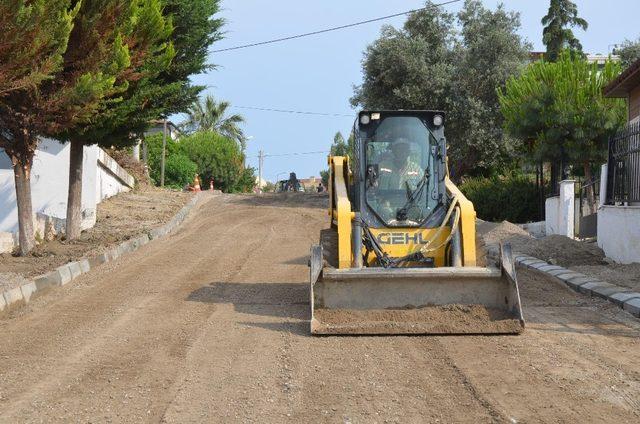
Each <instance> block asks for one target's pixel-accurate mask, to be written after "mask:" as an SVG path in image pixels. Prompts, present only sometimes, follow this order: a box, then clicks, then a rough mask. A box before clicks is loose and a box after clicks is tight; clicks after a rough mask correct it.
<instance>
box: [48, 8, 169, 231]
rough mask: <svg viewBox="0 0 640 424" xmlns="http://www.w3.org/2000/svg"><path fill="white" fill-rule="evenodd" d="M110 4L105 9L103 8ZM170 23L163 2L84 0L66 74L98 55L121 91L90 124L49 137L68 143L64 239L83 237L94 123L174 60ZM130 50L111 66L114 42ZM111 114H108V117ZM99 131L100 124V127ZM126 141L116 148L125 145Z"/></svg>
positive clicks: (67, 55)
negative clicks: (86, 156) (106, 24)
mask: <svg viewBox="0 0 640 424" xmlns="http://www.w3.org/2000/svg"><path fill="white" fill-rule="evenodd" d="M105 3H106V4H105ZM109 12H111V13H112V14H113V17H112V21H111V22H114V24H112V26H111V27H110V28H109V30H106V28H105V30H103V31H100V32H99V31H96V30H95V28H96V21H98V20H100V19H102V18H103V16H104V15H105V14H107V13H109ZM171 31H172V26H171V23H170V20H169V19H167V18H165V17H164V16H163V15H162V9H161V1H160V0H138V1H133V2H131V1H123V0H110V1H105V0H83V3H82V7H81V9H80V13H79V15H78V17H77V19H76V25H75V27H74V30H73V33H72V37H71V41H70V43H69V46H68V48H67V51H66V52H65V71H71V70H72V69H73V67H75V66H77V63H78V62H79V61H81V60H84V58H85V57H86V55H87V54H86V52H87V51H89V52H97V53H93V54H95V55H99V56H100V57H96V58H94V59H93V60H96V61H101V60H102V61H105V65H106V66H107V68H106V70H105V71H104V72H105V73H108V74H109V75H111V76H112V78H113V80H114V81H115V82H116V85H115V86H114V87H116V88H117V89H114V90H112V92H111V93H110V95H108V96H105V97H104V98H103V99H102V102H101V104H100V106H99V108H97V109H96V110H95V113H94V114H93V116H91V118H90V119H89V120H86V121H78V122H76V125H73V126H66V127H65V128H62V131H58V129H55V130H54V131H52V132H51V133H48V134H46V135H48V136H51V137H57V138H59V139H60V140H61V141H62V142H66V141H69V142H70V158H69V190H68V199H67V220H66V237H67V239H68V240H73V239H76V238H78V237H79V236H80V227H81V221H82V206H81V205H82V168H83V152H84V146H85V145H89V144H94V143H96V141H99V140H96V139H94V138H92V137H90V136H91V135H95V134H91V132H92V131H93V129H94V125H92V124H93V123H95V122H100V120H101V119H102V117H103V116H102V115H103V114H102V113H101V112H103V111H107V110H108V109H109V108H111V107H113V106H114V105H116V104H118V103H119V102H120V101H121V98H120V96H122V94H123V93H125V92H126V91H127V89H129V87H130V84H131V83H134V84H135V83H136V82H137V81H139V80H141V79H142V78H149V77H154V76H157V75H158V74H159V73H160V72H162V71H163V70H165V69H166V68H167V67H168V66H169V64H170V63H171V60H172V59H173V56H174V50H173V46H172V44H171V43H169V42H168V38H169V36H170V35H171ZM113 39H115V41H116V42H117V43H120V44H122V45H123V46H126V54H127V57H126V58H123V59H126V61H124V62H123V63H122V64H121V66H116V67H113V66H112V62H111V61H110V57H111V55H112V54H118V53H117V52H113V53H110V52H109V51H108V48H109V46H110V44H112V43H113V41H112V40H113ZM107 113H108V112H107ZM98 125H99V126H100V124H98ZM126 141H127V139H126V138H123V140H122V141H119V142H117V143H112V144H121V143H123V142H124V143H126Z"/></svg>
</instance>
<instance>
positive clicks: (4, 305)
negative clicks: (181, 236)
mask: <svg viewBox="0 0 640 424" xmlns="http://www.w3.org/2000/svg"><path fill="white" fill-rule="evenodd" d="M203 196H204V194H203V193H197V194H196V195H195V196H193V197H192V198H191V200H189V202H187V204H186V205H184V206H183V207H182V209H180V211H179V212H178V213H177V214H176V215H175V216H174V217H173V218H172V219H171V220H170V221H169V222H168V223H166V224H164V225H163V226H161V227H158V228H154V229H153V230H151V231H149V233H148V234H143V235H141V236H139V237H136V238H133V239H130V240H127V241H125V242H122V243H120V244H119V245H118V246H115V247H113V248H111V249H110V250H108V251H106V252H104V253H101V254H99V255H96V256H94V257H91V258H85V259H81V260H79V261H77V262H70V263H68V264H65V265H62V266H60V267H58V268H56V269H55V270H54V271H51V272H49V273H47V274H44V275H39V276H37V277H35V278H33V280H32V281H28V282H27V283H24V284H22V285H20V286H18V287H15V288H13V289H11V290H7V291H5V292H3V293H0V314H2V313H3V312H4V311H8V310H9V309H13V308H15V307H18V306H23V305H25V304H27V303H29V301H30V300H31V299H33V298H36V297H38V296H39V295H41V294H43V293H44V292H45V291H47V290H49V289H51V288H53V287H60V286H64V285H66V284H68V283H70V282H71V281H73V280H75V279H76V278H78V277H79V276H81V275H82V274H86V273H87V272H89V271H91V269H93V268H96V267H97V266H100V265H102V264H104V263H107V262H111V261H114V260H116V259H117V258H118V257H120V256H122V255H124V254H127V253H132V252H135V251H136V250H138V249H139V248H140V247H142V246H144V245H145V244H148V243H149V242H150V241H152V240H156V239H159V238H162V237H164V236H166V235H167V234H169V233H171V232H173V231H175V230H176V229H177V228H178V227H179V226H180V225H181V224H182V223H183V222H184V220H185V219H186V218H187V216H188V215H189V213H190V212H191V210H192V209H193V207H194V206H195V205H196V204H197V203H198V202H199V201H200V199H201V198H202V197H203Z"/></svg>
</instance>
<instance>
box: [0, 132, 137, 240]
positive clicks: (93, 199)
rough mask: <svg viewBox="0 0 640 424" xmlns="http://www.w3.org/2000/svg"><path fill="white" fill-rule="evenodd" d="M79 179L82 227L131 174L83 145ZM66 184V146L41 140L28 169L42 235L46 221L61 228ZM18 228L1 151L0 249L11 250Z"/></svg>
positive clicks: (122, 187)
mask: <svg viewBox="0 0 640 424" xmlns="http://www.w3.org/2000/svg"><path fill="white" fill-rule="evenodd" d="M82 174H83V181H82V218H83V220H82V228H83V229H87V228H91V227H92V226H93V225H94V224H95V221H96V205H97V204H98V203H100V201H102V200H103V199H105V198H107V197H110V196H113V195H115V194H118V193H120V192H121V191H126V190H129V189H130V188H132V187H133V185H134V180H133V177H131V176H130V175H129V174H127V173H126V172H125V171H124V170H123V169H122V168H120V167H119V166H118V165H117V164H116V163H115V161H113V159H112V158H111V157H109V155H107V154H106V153H105V152H104V151H103V150H102V149H100V148H99V147H97V146H89V147H85V148H84V162H83V169H82ZM68 187H69V145H68V144H61V143H59V142H58V141H56V140H50V139H44V140H42V141H41V143H40V146H39V147H38V150H37V151H36V154H35V157H34V162H33V169H32V172H31V197H32V199H31V201H32V206H33V213H34V224H35V228H34V229H35V230H36V231H37V232H39V233H40V235H41V236H43V235H44V229H45V227H46V225H47V222H49V223H50V224H51V225H54V224H55V225H54V227H56V228H60V227H61V226H62V227H64V220H65V218H66V214H67V195H68ZM17 231H18V212H17V207H16V196H15V185H14V177H13V167H12V165H11V161H10V160H9V158H8V156H7V155H6V154H5V153H4V151H2V150H0V252H6V251H8V250H11V248H12V247H13V245H15V243H16V241H15V238H16V237H15V233H16V232H17Z"/></svg>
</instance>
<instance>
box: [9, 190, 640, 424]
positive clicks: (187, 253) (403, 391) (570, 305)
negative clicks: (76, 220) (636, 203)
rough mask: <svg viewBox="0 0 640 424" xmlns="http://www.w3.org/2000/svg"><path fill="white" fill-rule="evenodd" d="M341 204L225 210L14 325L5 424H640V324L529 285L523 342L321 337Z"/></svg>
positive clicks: (550, 288) (202, 208)
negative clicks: (313, 323) (320, 309)
mask: <svg viewBox="0 0 640 424" xmlns="http://www.w3.org/2000/svg"><path fill="white" fill-rule="evenodd" d="M325 202H326V197H321V196H316V195H305V194H300V195H285V196H282V197H278V196H275V195H274V196H271V195H268V196H263V197H257V196H218V197H215V198H213V199H211V200H210V201H208V202H206V203H203V204H201V205H199V206H198V207H197V208H196V209H195V210H194V212H195V213H194V214H193V215H192V216H191V217H190V218H189V219H188V220H187V221H186V222H185V224H184V225H183V226H182V227H181V228H180V229H179V230H178V231H177V232H176V233H173V234H172V235H171V236H169V237H167V238H165V239H161V240H158V241H156V242H153V243H150V244H148V245H146V246H143V247H142V248H141V249H140V250H138V251H137V252H135V253H133V254H131V255H127V256H125V257H123V258H121V259H119V260H118V261H116V262H113V263H108V264H105V265H103V266H101V267H99V268H97V269H96V270H95V271H92V272H90V273H89V274H85V275H83V276H81V277H79V278H78V279H77V280H76V281H74V283H73V284H70V285H68V286H65V287H63V288H61V289H59V290H56V291H53V292H51V293H50V294H48V295H46V296H42V297H40V298H38V299H35V300H34V301H32V302H30V303H29V304H28V305H27V306H26V307H25V308H23V309H22V310H20V311H18V312H16V313H14V314H13V315H11V316H9V317H8V318H7V319H4V320H0V334H2V343H0V360H1V361H2V366H1V367H0V411H1V414H2V415H1V418H0V421H4V422H65V423H66V422H124V423H128V422H131V423H139V422H153V423H158V422H166V423H201V422H224V423H236V422H237V423H252V422H256V423H307V422H322V423H336V422H337V423H345V422H351V423H373V422H377V423H383V422H390V423H394V422H398V423H413V422H419V423H423V422H443V423H449V422H456V423H465V422H467V423H503V422H528V423H533V422H546V423H556V422H567V423H569V422H615V423H622V422H638V421H639V420H640V396H639V393H640V356H639V355H638V351H639V349H640V337H639V336H640V324H639V322H638V320H636V319H633V318H632V317H631V316H630V315H628V314H626V313H625V312H623V311H621V310H620V309H619V308H617V307H615V306H614V305H611V304H608V303H606V302H603V301H600V300H598V299H591V298H588V297H584V296H580V295H577V294H575V293H573V292H571V291H569V290H567V289H566V288H565V287H564V286H561V285H557V284H555V283H554V282H553V280H549V279H547V278H546V277H541V276H540V275H539V274H534V273H531V272H528V271H520V270H519V282H520V287H521V296H522V301H523V307H524V314H525V319H526V320H527V328H526V330H525V332H524V333H523V334H521V335H519V336H491V337H487V336H463V337H406V336H395V337H311V336H310V335H309V304H308V273H309V270H308V268H307V258H308V254H309V246H310V245H311V244H312V243H314V242H317V241H318V237H319V231H320V229H322V228H326V227H327V226H328V218H327V213H326V209H324V204H325Z"/></svg>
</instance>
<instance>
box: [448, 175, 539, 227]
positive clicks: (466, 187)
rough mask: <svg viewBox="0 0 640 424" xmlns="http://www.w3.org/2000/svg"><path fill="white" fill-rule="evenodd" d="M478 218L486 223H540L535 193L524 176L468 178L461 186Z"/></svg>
mask: <svg viewBox="0 0 640 424" xmlns="http://www.w3.org/2000/svg"><path fill="white" fill-rule="evenodd" d="M460 190H461V191H462V193H463V194H464V195H465V196H466V197H467V198H468V199H469V200H470V201H471V202H473V205H474V207H475V209H476V213H477V214H478V218H481V219H484V220H485V221H505V220H506V221H510V222H515V223H525V222H532V221H539V220H540V219H541V218H540V208H539V205H538V189H537V188H536V183H535V180H532V179H531V178H530V177H528V176H525V175H509V176H502V177H490V178H484V177H474V178H467V179H466V180H465V181H464V183H463V184H462V185H461V186H460Z"/></svg>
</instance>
